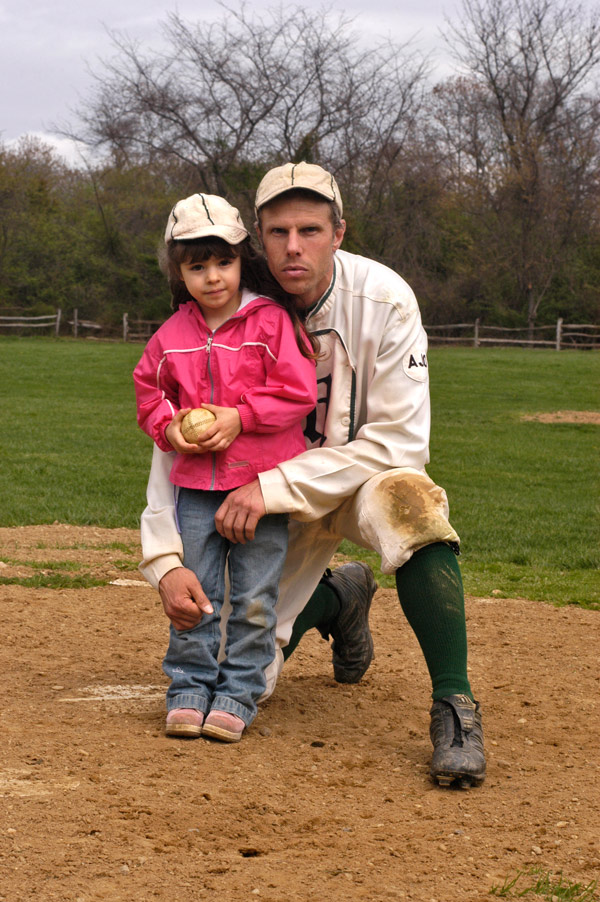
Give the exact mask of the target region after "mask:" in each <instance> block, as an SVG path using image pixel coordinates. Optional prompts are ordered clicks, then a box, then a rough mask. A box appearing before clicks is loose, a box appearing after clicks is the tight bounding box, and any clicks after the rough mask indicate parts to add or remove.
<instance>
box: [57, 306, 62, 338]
mask: <svg viewBox="0 0 600 902" xmlns="http://www.w3.org/2000/svg"><path fill="white" fill-rule="evenodd" d="M61 316H62V310H61V309H60V307H59V308H58V310H57V311H56V337H57V338H58V333H59V332H60V318H61Z"/></svg>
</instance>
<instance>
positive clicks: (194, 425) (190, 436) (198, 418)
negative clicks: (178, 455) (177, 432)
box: [181, 407, 217, 445]
mask: <svg viewBox="0 0 600 902" xmlns="http://www.w3.org/2000/svg"><path fill="white" fill-rule="evenodd" d="M216 419H217V418H216V416H215V415H214V413H211V412H210V410H205V409H204V407H195V408H194V410H190V412H189V413H186V415H185V416H184V418H183V420H182V421H181V434H182V435H183V437H184V439H185V440H186V442H189V443H190V444H191V445H195V444H196V443H197V441H198V439H199V438H200V436H201V435H202V433H203V432H205V431H206V430H207V429H208V427H209V426H212V424H213V423H214V422H215V420H216Z"/></svg>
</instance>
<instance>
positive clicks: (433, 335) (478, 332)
mask: <svg viewBox="0 0 600 902" xmlns="http://www.w3.org/2000/svg"><path fill="white" fill-rule="evenodd" d="M162 322H163V320H147V319H135V320H130V319H129V315H128V314H127V313H124V314H123V320H122V327H118V326H107V325H103V324H101V323H96V322H93V321H91V320H86V319H79V312H78V310H77V309H75V310H73V314H72V319H69V320H66V323H65V321H64V320H63V317H62V311H61V310H57V311H56V313H53V314H49V315H47V316H24V315H23V316H0V332H2V331H3V330H4V329H8V330H20V331H21V332H27V331H28V330H29V329H51V330H52V331H53V332H54V334H55V335H56V336H58V335H59V334H60V331H61V327H63V332H64V331H65V328H64V327H65V325H66V326H69V327H70V330H69V331H70V332H71V334H72V335H73V336H74V337H75V338H78V337H79V336H81V335H86V336H88V337H96V338H103V339H107V340H113V341H114V340H122V341H144V342H145V341H148V339H149V338H150V336H151V335H152V334H153V333H154V332H156V330H157V329H158V327H159V326H160V325H161V324H162ZM425 330H426V332H427V335H428V337H429V341H430V343H432V344H433V343H436V344H462V345H471V346H473V347H476V348H480V347H482V346H485V345H494V346H496V347H501V346H503V345H506V346H510V345H519V346H521V347H528V348H536V347H548V348H555V349H556V350H557V351H560V350H564V349H569V348H571V349H575V350H584V349H588V350H589V349H596V350H600V325H593V324H590V323H565V322H564V321H563V320H562V319H559V320H557V322H556V324H555V325H552V326H535V327H534V328H533V329H528V328H527V327H522V328H512V329H511V328H507V327H505V326H488V325H487V324H484V323H482V322H481V320H480V319H476V320H475V322H473V323H449V324H447V325H444V326H437V325H435V326H425ZM533 336H535V337H533Z"/></svg>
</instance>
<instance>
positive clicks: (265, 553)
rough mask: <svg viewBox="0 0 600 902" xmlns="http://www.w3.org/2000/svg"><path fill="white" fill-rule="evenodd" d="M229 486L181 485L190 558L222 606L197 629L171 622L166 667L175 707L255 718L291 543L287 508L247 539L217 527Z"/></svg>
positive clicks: (182, 515)
mask: <svg viewBox="0 0 600 902" xmlns="http://www.w3.org/2000/svg"><path fill="white" fill-rule="evenodd" d="M227 494H228V493H227V492H224V491H219V492H210V491H201V490H197V489H181V490H180V492H179V501H178V505H177V513H178V519H179V525H180V529H181V538H182V540H183V562H184V565H185V566H186V567H188V568H189V569H190V570H193V571H194V573H195V574H196V576H197V577H198V579H199V580H200V583H201V585H202V588H203V589H204V592H205V594H206V595H207V596H208V598H209V599H210V601H211V603H212V605H213V608H214V613H213V614H203V615H202V620H201V621H200V623H199V624H198V625H197V626H195V627H194V628H193V629H191V630H176V629H175V628H174V627H173V626H171V630H170V641H169V648H168V650H167V653H166V655H165V658H164V661H163V670H164V672H165V673H166V674H167V676H168V677H170V679H171V685H170V687H169V689H168V691H167V710H169V711H170V710H172V709H173V708H197V709H198V710H199V711H202V712H203V713H204V714H206V713H207V712H208V711H209V710H210V709H211V708H216V709H218V710H219V711H228V712H229V713H231V714H236V715H237V716H238V717H241V718H242V720H243V721H244V723H245V724H246V725H248V724H250V723H251V722H252V721H253V720H254V718H255V716H256V710H257V701H258V699H259V698H260V696H261V695H262V694H263V692H264V690H265V687H266V680H265V673H264V671H265V668H266V667H267V666H268V665H269V664H270V663H271V662H272V660H273V658H274V657H275V623H276V619H277V618H276V615H275V604H276V602H277V596H278V590H279V579H280V577H281V571H282V569H283V564H284V561H285V556H286V552H287V544H288V516H287V514H268V515H267V516H265V517H263V518H262V519H261V520H260V521H259V523H258V526H257V528H256V535H255V537H254V539H253V541H251V542H247V543H246V544H245V545H241V544H236V543H233V542H229V541H228V540H227V539H224V538H223V537H222V536H220V535H219V533H218V532H217V530H216V529H215V514H216V512H217V510H218V508H219V507H220V505H221V504H222V502H223V500H224V499H225V498H226V496H227ZM226 566H227V567H228V570H229V585H230V591H229V600H230V602H231V609H232V610H231V614H230V616H229V619H228V621H227V634H226V644H225V660H223V661H222V662H221V663H220V664H219V663H218V662H217V654H218V652H219V645H220V642H221V628H220V616H221V608H222V606H223V600H224V596H225V567H226Z"/></svg>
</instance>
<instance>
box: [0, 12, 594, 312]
mask: <svg viewBox="0 0 600 902" xmlns="http://www.w3.org/2000/svg"><path fill="white" fill-rule="evenodd" d="M293 12H294V14H293V15H291V14H290V9H289V8H286V9H285V10H284V9H283V8H280V9H279V10H274V11H272V12H270V13H269V14H268V15H266V16H264V17H261V16H259V15H256V14H253V13H251V12H249V11H248V8H247V7H246V6H243V5H242V6H241V7H240V8H239V9H238V10H237V11H236V10H232V9H225V8H224V13H223V16H222V18H221V19H219V20H218V21H215V22H213V23H210V24H206V23H204V22H189V21H185V20H184V19H182V18H180V16H179V15H177V14H172V15H170V16H169V17H168V19H167V21H166V24H165V25H164V35H163V43H162V49H161V50H160V51H152V50H150V49H144V48H142V47H140V46H138V45H137V44H136V43H135V42H133V41H131V40H129V39H128V38H127V37H125V36H122V35H118V34H113V35H112V41H113V45H114V55H113V56H112V58H111V59H110V60H107V61H105V62H104V63H103V64H102V65H101V66H100V67H99V69H98V71H97V72H96V73H95V82H94V87H93V88H92V90H91V92H90V94H89V96H88V97H87V98H86V99H85V101H84V102H83V104H82V106H81V108H80V109H79V110H78V111H77V113H76V121H75V123H74V124H71V125H69V126H62V127H61V128H60V129H58V127H57V130H59V131H60V133H61V134H63V135H68V136H69V137H72V138H75V139H77V140H78V141H79V142H82V145H83V146H84V147H85V148H86V151H84V153H83V157H82V160H83V162H82V165H79V166H69V165H67V164H65V163H64V162H62V161H61V160H60V159H59V158H58V157H57V156H56V155H55V154H54V153H53V151H52V150H51V149H50V148H49V147H48V146H45V145H44V144H41V143H40V142H36V141H32V140H24V141H22V142H21V143H20V144H18V145H17V146H16V147H10V148H9V147H7V146H2V145H0V218H1V228H0V309H2V308H4V309H6V308H19V309H26V310H30V311H31V313H32V314H40V313H44V312H48V311H49V310H51V309H54V308H55V307H57V306H60V307H62V308H63V309H64V310H65V311H66V313H67V314H68V313H69V311H70V310H71V309H72V308H78V309H79V311H80V316H82V317H87V318H90V319H95V320H97V321H99V322H106V323H114V322H116V321H117V320H119V319H120V318H121V316H122V314H123V312H126V311H127V312H129V314H130V316H137V317H140V318H142V319H159V318H162V317H164V316H166V315H167V314H168V312H169V305H168V296H167V290H166V283H165V280H164V278H163V276H162V274H161V273H160V271H159V269H158V265H157V262H156V248H157V246H158V244H159V242H160V241H161V239H162V235H163V232H164V225H165V223H166V219H167V216H168V212H169V209H170V208H171V206H172V204H173V203H174V202H175V201H176V200H178V199H179V198H181V197H184V196H187V195H188V194H191V193H193V192H195V191H201V192H207V193H215V194H222V195H224V196H226V197H227V198H228V199H229V200H230V201H231V202H233V203H235V204H236V205H237V206H238V207H239V208H240V211H241V213H242V216H243V218H244V221H245V222H246V224H247V225H248V226H250V225H251V224H252V222H253V219H254V212H253V197H254V190H255V188H256V185H257V184H258V181H259V180H260V178H261V177H262V175H263V174H264V173H265V172H266V170H267V169H269V168H270V167H271V166H273V165H277V164H279V163H281V162H284V161H286V160H294V161H299V160H308V161H311V162H316V163H319V164H321V165H322V166H324V167H325V168H327V169H329V170H330V171H332V172H333V173H334V175H335V177H336V179H337V181H338V183H339V185H340V189H341V192H342V196H343V198H344V205H345V211H344V212H345V218H346V220H347V224H348V228H347V234H346V239H345V244H344V247H346V248H347V249H348V250H351V251H354V252H356V253H361V254H365V255H366V256H369V257H373V258H375V259H378V260H381V261H382V262H383V263H386V264H387V265H389V266H391V267H392V268H393V269H395V270H396V271H398V272H399V273H401V274H402V275H403V276H404V277H405V278H406V279H407V281H408V282H409V283H410V284H411V285H412V287H413V288H414V290H415V292H416V294H417V297H418V298H419V301H420V304H421V307H422V310H423V314H424V318H425V320H426V321H427V322H429V323H432V324H439V323H444V322H457V321H461V320H465V319H467V320H469V321H472V320H474V319H475V318H476V317H481V318H482V319H484V320H487V321H489V322H492V321H493V322H495V323H497V324H501V325H510V326H521V325H524V324H528V325H529V326H530V327H532V328H533V326H534V325H536V324H543V323H549V322H552V321H554V320H556V318H557V317H559V316H562V317H564V318H565V319H567V320H570V321H579V322H597V321H598V319H599V314H600V309H599V308H600V305H599V298H600V215H599V211H600V204H599V201H600V96H599V92H598V86H599V82H598V75H599V72H600V16H599V15H598V12H597V11H596V12H591V13H589V12H586V10H585V8H584V7H582V6H580V5H576V4H574V3H571V2H570V0H566V2H565V0H463V5H462V11H461V13H460V14H459V16H458V18H456V19H455V20H454V21H453V22H449V23H448V27H447V30H446V35H445V40H446V42H447V44H448V49H449V52H450V53H451V54H452V56H453V58H454V60H455V61H456V64H457V74H456V75H453V76H450V77H447V78H445V79H443V80H441V81H437V82H432V78H431V72H430V67H429V63H428V60H427V59H423V58H422V57H421V56H419V54H418V53H416V52H415V51H414V49H413V47H412V45H411V43H410V42H408V43H406V44H404V45H398V44H395V43H393V42H391V41H379V42H374V43H367V42H365V40H364V39H363V38H361V36H360V35H358V34H357V33H356V31H355V29H354V26H353V24H352V22H351V21H349V20H348V19H346V18H344V17H343V16H334V15H332V14H330V13H326V12H320V13H313V12H310V11H308V10H306V9H304V8H301V7H298V8H297V9H295V10H294V11H293Z"/></svg>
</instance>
